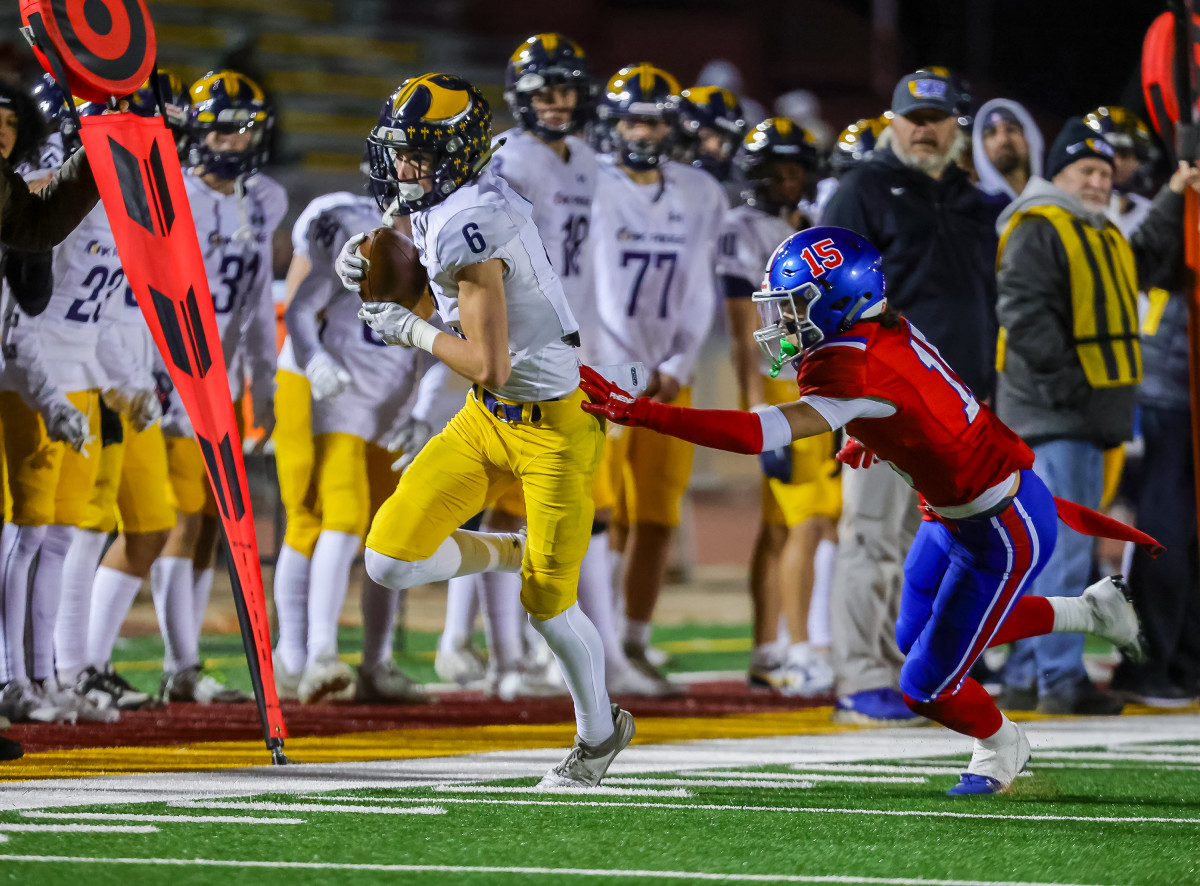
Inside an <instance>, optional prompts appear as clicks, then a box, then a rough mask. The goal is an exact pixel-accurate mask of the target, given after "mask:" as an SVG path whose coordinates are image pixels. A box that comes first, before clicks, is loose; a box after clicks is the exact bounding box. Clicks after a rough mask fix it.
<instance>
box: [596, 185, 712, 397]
mask: <svg viewBox="0 0 1200 886" xmlns="http://www.w3.org/2000/svg"><path fill="white" fill-rule="evenodd" d="M662 174H663V178H662V181H661V182H657V183H655V184H652V185H639V184H635V183H634V181H633V180H632V179H630V177H629V176H628V175H627V174H626V173H625V172H623V171H622V170H621V169H620V168H619V167H617V166H615V165H603V166H601V172H600V183H599V187H598V188H597V190H596V201H595V204H594V208H593V213H592V238H593V242H594V253H593V254H594V257H595V275H596V302H597V307H598V310H599V316H600V323H599V325H598V328H597V342H596V347H595V348H594V349H593V351H592V353H595V354H596V355H597V357H596V359H597V362H600V363H625V362H631V361H641V362H643V363H645V364H646V367H647V368H648V369H651V370H655V369H657V370H661V371H662V372H664V373H666V374H668V375H670V376H672V377H674V378H677V379H679V380H680V381H681V382H682V383H683V384H688V383H689V382H690V380H691V377H692V369H693V367H694V365H695V362H696V357H697V354H698V353H699V350H700V346H701V345H702V344H703V343H704V339H705V336H707V334H708V329H709V326H710V325H711V323H712V318H713V312H714V311H715V309H716V287H715V279H716V278H715V276H714V262H715V260H716V251H717V235H718V233H719V231H720V226H721V220H722V218H723V216H724V214H725V212H726V209H727V203H726V200H725V194H724V192H723V191H722V190H721V186H720V185H719V184H718V183H717V181H716V179H714V178H713V177H712V176H710V175H709V174H708V173H706V172H702V171H701V170H699V169H693V168H692V167H690V166H684V165H682V164H679V163H673V162H669V163H666V164H664V165H663V167H662ZM586 332H587V330H585V334H586Z"/></svg>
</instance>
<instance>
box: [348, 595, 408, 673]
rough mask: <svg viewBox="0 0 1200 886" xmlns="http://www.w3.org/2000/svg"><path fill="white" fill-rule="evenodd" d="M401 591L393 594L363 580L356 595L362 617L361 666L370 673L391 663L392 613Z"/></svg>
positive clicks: (394, 614) (396, 611)
mask: <svg viewBox="0 0 1200 886" xmlns="http://www.w3.org/2000/svg"><path fill="white" fill-rule="evenodd" d="M404 593H405V592H404V591H393V590H392V589H391V588H385V587H384V586H383V585H381V584H377V583H376V582H373V581H371V577H370V576H364V577H363V583H362V589H361V592H360V601H359V602H360V603H361V605H362V618H363V653H362V666H363V667H364V668H365V669H367V670H371V669H372V668H377V667H379V666H380V665H383V664H387V663H388V662H389V661H391V660H392V638H393V637H394V636H395V631H396V613H398V612H399V611H400V599H401V597H403V596H404Z"/></svg>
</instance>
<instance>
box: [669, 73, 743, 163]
mask: <svg viewBox="0 0 1200 886" xmlns="http://www.w3.org/2000/svg"><path fill="white" fill-rule="evenodd" d="M678 129H679V142H680V145H679V146H680V151H679V159H680V161H681V162H684V163H691V164H692V165H693V166H695V167H696V168H698V169H703V170H704V171H705V172H707V173H709V174H710V175H712V176H714V177H715V178H716V179H717V180H718V181H725V180H726V179H727V178H729V173H730V172H731V171H732V169H733V155H734V153H735V152H736V151H737V149H738V146H739V145H740V144H741V143H742V139H743V138H745V136H746V115H745V114H744V113H743V112H742V105H741V103H740V102H739V101H738V100H737V96H736V95H734V94H733V93H732V92H730V91H729V90H728V89H723V88H721V87H720V86H693V87H691V88H690V89H685V90H684V91H683V93H682V94H681V95H680V100H679V124H678ZM705 130H707V131H708V132H707V133H706V132H705ZM706 135H708V136H710V137H711V135H715V136H717V138H718V139H719V141H718V142H717V143H716V144H714V145H712V146H711V147H708V148H706V146H705V145H704V142H705V140H706Z"/></svg>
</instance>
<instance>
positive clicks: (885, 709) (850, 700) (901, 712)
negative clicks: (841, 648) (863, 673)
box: [833, 687, 928, 726]
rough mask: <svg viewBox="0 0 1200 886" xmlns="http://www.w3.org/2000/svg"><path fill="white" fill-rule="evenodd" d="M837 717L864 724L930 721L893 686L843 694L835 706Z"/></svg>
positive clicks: (905, 723)
mask: <svg viewBox="0 0 1200 886" xmlns="http://www.w3.org/2000/svg"><path fill="white" fill-rule="evenodd" d="M833 721H834V722H835V723H857V724H858V725H860V726H924V725H925V724H926V723H927V722H928V721H927V720H926V719H925V718H924V717H919V716H917V715H916V714H914V713H913V712H912V711H911V710H909V708H908V705H906V704H905V703H904V696H903V695H901V694H900V693H899V692H897V691H896V690H895V689H892V688H890V687H886V688H883V689H865V690H863V691H862V692H855V693H854V694H853V695H843V696H841V697H840V698H839V699H838V700H837V704H835V705H834V708H833Z"/></svg>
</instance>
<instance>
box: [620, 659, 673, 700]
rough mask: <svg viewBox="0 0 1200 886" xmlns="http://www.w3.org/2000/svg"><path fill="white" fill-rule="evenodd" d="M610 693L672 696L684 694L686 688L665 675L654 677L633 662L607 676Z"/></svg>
mask: <svg viewBox="0 0 1200 886" xmlns="http://www.w3.org/2000/svg"><path fill="white" fill-rule="evenodd" d="M604 682H605V683H606V684H607V686H608V693H609V695H637V696H641V697H643V698H672V697H678V696H680V695H683V694H684V692H685V690H684V688H683V687H682V686H677V685H676V684H674V683H672V682H671V681H670V680H668V679H666V678H665V677H652V676H650V675H649V674H647V673H644V672H642V671H640V670H638V669H637V668H635V667H634V666H633V665H631V664H625V665H623V666H620V667H618V668H616V669H614V670H613V673H612V674H611V675H609V676H608V677H606V678H605V681H604Z"/></svg>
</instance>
